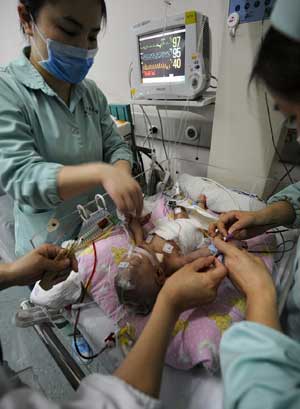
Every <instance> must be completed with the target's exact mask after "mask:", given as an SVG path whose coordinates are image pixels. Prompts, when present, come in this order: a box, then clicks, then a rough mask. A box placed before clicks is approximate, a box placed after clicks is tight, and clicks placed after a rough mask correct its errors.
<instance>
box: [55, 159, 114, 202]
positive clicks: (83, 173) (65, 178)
mask: <svg viewBox="0 0 300 409" xmlns="http://www.w3.org/2000/svg"><path fill="white" fill-rule="evenodd" d="M108 166H110V165H107V164H105V163H89V164H84V165H78V166H64V167H63V168H62V169H61V171H60V172H59V173H58V177H57V185H58V194H59V196H60V198H61V199H62V200H68V199H72V198H73V197H75V196H78V195H80V194H82V193H85V192H87V191H88V190H90V189H92V188H94V187H97V186H100V185H101V173H102V172H103V171H104V169H105V168H107V167H108Z"/></svg>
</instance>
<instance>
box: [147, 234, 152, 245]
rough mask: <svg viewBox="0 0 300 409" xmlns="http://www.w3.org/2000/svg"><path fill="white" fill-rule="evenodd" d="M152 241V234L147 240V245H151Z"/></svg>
mask: <svg viewBox="0 0 300 409" xmlns="http://www.w3.org/2000/svg"><path fill="white" fill-rule="evenodd" d="M152 240H153V235H152V234H150V235H149V236H148V237H147V238H146V243H147V244H150V243H151V242H152Z"/></svg>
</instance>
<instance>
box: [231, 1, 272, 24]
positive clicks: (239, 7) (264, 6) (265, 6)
mask: <svg viewBox="0 0 300 409" xmlns="http://www.w3.org/2000/svg"><path fill="white" fill-rule="evenodd" d="M275 1H276V0H231V1H230V5H229V15H230V14H231V13H235V12H236V13H239V15H240V23H252V22H254V21H262V20H267V19H269V18H270V16H271V13H272V10H273V7H274V4H275Z"/></svg>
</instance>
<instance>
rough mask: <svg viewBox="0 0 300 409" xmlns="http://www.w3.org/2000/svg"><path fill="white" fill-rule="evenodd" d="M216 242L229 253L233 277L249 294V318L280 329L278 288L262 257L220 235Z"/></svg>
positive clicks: (231, 276)
mask: <svg viewBox="0 0 300 409" xmlns="http://www.w3.org/2000/svg"><path fill="white" fill-rule="evenodd" d="M214 244H215V246H216V247H217V248H218V249H219V250H220V251H221V252H222V253H223V254H224V255H225V261H224V263H225V266H226V268H227V269H228V276H229V278H230V279H231V281H232V282H233V283H234V284H235V285H236V287H238V288H239V289H240V290H241V291H242V292H243V293H244V294H245V295H246V298H247V311H246V319H247V320H248V321H253V322H256V323H259V324H263V325H266V326H268V327H270V328H273V329H276V330H278V331H280V330H281V327H280V323H279V316H278V309H277V296H276V289H275V286H274V283H273V280H272V276H271V273H270V271H269V270H268V269H267V267H266V265H265V263H264V262H263V261H262V259H260V258H259V257H256V256H254V255H252V254H249V253H248V252H247V251H245V250H239V249H237V248H236V247H234V246H233V245H232V244H229V243H225V242H224V241H223V240H221V239H219V238H217V239H215V240H214Z"/></svg>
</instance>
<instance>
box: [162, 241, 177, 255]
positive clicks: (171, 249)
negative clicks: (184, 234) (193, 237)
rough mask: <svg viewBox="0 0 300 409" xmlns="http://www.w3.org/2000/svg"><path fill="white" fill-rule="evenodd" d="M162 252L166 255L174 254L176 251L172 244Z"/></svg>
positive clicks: (166, 245)
mask: <svg viewBox="0 0 300 409" xmlns="http://www.w3.org/2000/svg"><path fill="white" fill-rule="evenodd" d="M162 250H163V252H164V253H167V254H172V252H173V250H174V246H172V244H170V243H166V244H165V245H164V247H163V249H162Z"/></svg>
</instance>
